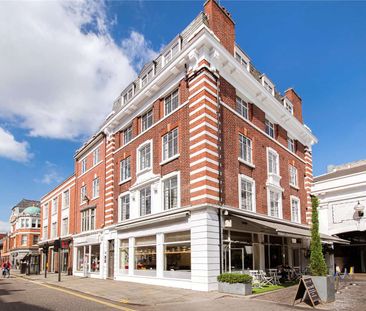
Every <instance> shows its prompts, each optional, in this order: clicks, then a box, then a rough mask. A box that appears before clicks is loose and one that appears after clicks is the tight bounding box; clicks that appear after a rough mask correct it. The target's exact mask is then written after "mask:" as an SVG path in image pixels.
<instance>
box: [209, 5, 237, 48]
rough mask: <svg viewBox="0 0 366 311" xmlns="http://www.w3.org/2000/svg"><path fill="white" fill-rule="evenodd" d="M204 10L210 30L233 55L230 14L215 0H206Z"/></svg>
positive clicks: (232, 28) (233, 30)
mask: <svg viewBox="0 0 366 311" xmlns="http://www.w3.org/2000/svg"><path fill="white" fill-rule="evenodd" d="M204 12H205V14H206V15H207V17H208V24H209V27H210V28H211V30H212V31H213V32H214V33H215V35H216V36H217V37H218V38H219V40H220V42H221V44H222V45H223V46H224V47H225V48H226V49H227V50H228V51H229V52H230V53H231V54H233V55H234V47H235V23H234V21H233V20H232V19H231V14H230V13H229V12H228V11H227V10H226V9H225V8H223V7H221V6H220V5H219V4H218V3H217V0H207V1H206V2H205V4H204Z"/></svg>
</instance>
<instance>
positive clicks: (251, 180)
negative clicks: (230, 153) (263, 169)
mask: <svg viewBox="0 0 366 311" xmlns="http://www.w3.org/2000/svg"><path fill="white" fill-rule="evenodd" d="M243 180H244V181H246V182H249V183H251V184H252V210H251V211H250V210H247V209H243V208H242V201H243V199H242V197H241V190H242V189H241V186H242V181H243ZM238 189H239V209H241V210H243V211H247V212H252V213H255V212H256V211H257V206H256V202H257V196H256V188H255V180H254V179H253V178H251V177H249V176H246V175H244V174H239V177H238Z"/></svg>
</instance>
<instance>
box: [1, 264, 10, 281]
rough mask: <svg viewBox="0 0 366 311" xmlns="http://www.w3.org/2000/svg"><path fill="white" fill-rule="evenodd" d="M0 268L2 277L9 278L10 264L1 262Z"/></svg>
mask: <svg viewBox="0 0 366 311" xmlns="http://www.w3.org/2000/svg"><path fill="white" fill-rule="evenodd" d="M1 268H2V269H3V277H4V278H5V277H6V276H8V277H9V276H10V262H9V261H7V262H5V261H4V262H3V264H2V265H1Z"/></svg>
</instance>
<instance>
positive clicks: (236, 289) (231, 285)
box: [217, 273, 252, 295]
mask: <svg viewBox="0 0 366 311" xmlns="http://www.w3.org/2000/svg"><path fill="white" fill-rule="evenodd" d="M217 281H218V282H219V292H221V293H228V294H234V295H251V294H252V277H251V276H250V275H248V274H240V273H223V274H220V275H219V276H218V277H217Z"/></svg>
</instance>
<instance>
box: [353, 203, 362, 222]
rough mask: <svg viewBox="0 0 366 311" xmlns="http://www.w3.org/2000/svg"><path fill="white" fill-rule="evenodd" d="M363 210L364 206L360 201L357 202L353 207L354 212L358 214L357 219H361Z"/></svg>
mask: <svg viewBox="0 0 366 311" xmlns="http://www.w3.org/2000/svg"><path fill="white" fill-rule="evenodd" d="M364 209H365V206H363V205H362V204H361V203H360V201H358V202H357V204H356V205H355V207H354V210H355V211H356V212H357V213H358V217H360V218H361V217H363V211H364Z"/></svg>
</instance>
